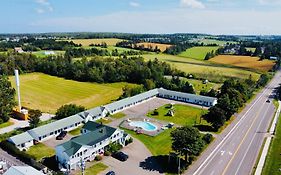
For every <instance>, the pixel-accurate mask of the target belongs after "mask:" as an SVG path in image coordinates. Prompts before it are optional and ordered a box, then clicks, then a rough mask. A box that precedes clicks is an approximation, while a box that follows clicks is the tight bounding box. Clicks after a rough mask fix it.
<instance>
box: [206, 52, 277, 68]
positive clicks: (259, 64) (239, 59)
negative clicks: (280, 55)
mask: <svg viewBox="0 0 281 175" xmlns="http://www.w3.org/2000/svg"><path fill="white" fill-rule="evenodd" d="M210 61H211V62H214V63H220V64H229V65H233V66H237V67H243V68H251V69H256V70H259V71H263V72H266V71H269V70H270V69H271V68H272V67H273V65H274V62H273V61H271V60H262V61H259V58H258V57H250V56H233V55H219V56H216V57H214V58H212V59H210Z"/></svg>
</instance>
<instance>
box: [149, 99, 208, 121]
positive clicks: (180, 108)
mask: <svg viewBox="0 0 281 175" xmlns="http://www.w3.org/2000/svg"><path fill="white" fill-rule="evenodd" d="M169 106H170V105H169V104H167V105H164V106H162V107H160V108H158V109H157V111H158V112H159V114H158V115H153V112H154V111H151V112H149V113H148V114H147V116H148V117H151V118H154V119H157V120H163V121H167V122H172V123H175V124H178V125H182V126H192V125H194V124H199V122H200V116H202V115H203V114H206V113H207V112H208V111H207V110H203V109H201V108H196V107H192V106H187V105H179V104H176V105H174V107H173V108H174V110H175V113H174V116H172V117H171V116H168V115H167V113H168V111H169V109H170V108H169ZM201 124H203V125H204V124H208V123H207V122H206V121H204V120H202V123H201Z"/></svg>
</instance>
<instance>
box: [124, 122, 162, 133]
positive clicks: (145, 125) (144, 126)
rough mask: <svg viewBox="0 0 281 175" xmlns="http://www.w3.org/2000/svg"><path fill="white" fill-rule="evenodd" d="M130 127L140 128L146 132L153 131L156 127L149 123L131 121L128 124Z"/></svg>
mask: <svg viewBox="0 0 281 175" xmlns="http://www.w3.org/2000/svg"><path fill="white" fill-rule="evenodd" d="M129 125H130V126H135V127H141V128H142V129H144V130H146V131H155V130H157V126H155V125H154V124H152V123H150V122H144V121H133V122H130V123H129Z"/></svg>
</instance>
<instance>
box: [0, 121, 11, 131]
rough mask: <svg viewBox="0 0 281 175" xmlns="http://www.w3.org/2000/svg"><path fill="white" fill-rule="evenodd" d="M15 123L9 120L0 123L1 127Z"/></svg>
mask: <svg viewBox="0 0 281 175" xmlns="http://www.w3.org/2000/svg"><path fill="white" fill-rule="evenodd" d="M13 124H14V123H13V122H11V121H7V122H5V123H1V124H0V129H1V128H6V127H8V126H11V125H13Z"/></svg>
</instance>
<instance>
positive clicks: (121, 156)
mask: <svg viewBox="0 0 281 175" xmlns="http://www.w3.org/2000/svg"><path fill="white" fill-rule="evenodd" d="M112 157H114V158H115V159H117V160H120V161H122V162H125V161H126V160H127V159H128V158H129V156H128V155H127V154H125V153H123V152H116V153H114V154H112Z"/></svg>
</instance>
